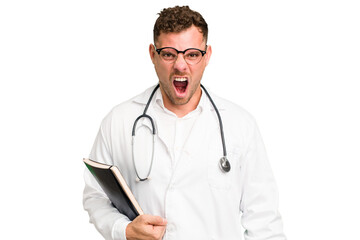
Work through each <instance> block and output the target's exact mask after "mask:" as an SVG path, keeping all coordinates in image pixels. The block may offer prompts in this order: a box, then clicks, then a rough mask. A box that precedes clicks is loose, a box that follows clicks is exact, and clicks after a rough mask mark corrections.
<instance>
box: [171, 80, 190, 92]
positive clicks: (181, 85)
mask: <svg viewBox="0 0 360 240" xmlns="http://www.w3.org/2000/svg"><path fill="white" fill-rule="evenodd" d="M174 86H175V88H176V90H177V91H178V92H185V90H186V86H187V81H183V82H180V81H174Z"/></svg>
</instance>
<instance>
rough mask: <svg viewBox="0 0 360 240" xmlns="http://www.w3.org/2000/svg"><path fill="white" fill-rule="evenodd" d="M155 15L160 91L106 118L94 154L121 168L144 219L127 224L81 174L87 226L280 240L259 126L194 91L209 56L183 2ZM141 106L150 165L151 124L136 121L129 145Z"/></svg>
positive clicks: (119, 233) (144, 235) (108, 231)
mask: <svg viewBox="0 0 360 240" xmlns="http://www.w3.org/2000/svg"><path fill="white" fill-rule="evenodd" d="M159 15H160V16H159V18H158V19H157V21H156V23H155V26H154V44H151V45H150V47H149V53H150V57H151V60H152V62H153V64H154V67H155V71H156V73H157V76H158V78H159V85H160V88H159V89H158V90H156V89H155V88H154V87H151V88H150V89H148V90H146V91H145V92H144V93H142V94H140V95H138V96H136V97H134V98H133V99H131V100H129V101H126V102H124V103H122V104H120V105H118V106H116V107H115V108H114V109H113V110H112V111H111V112H110V113H109V114H108V115H107V116H106V117H105V119H104V120H103V122H102V124H101V128H100V131H99V134H98V136H97V138H96V140H95V143H94V146H93V149H92V151H91V154H90V158H91V159H93V160H96V161H99V162H104V163H107V164H111V165H116V166H118V167H119V169H120V170H121V172H122V174H123V175H124V178H125V179H126V181H127V183H128V185H129V186H130V188H131V190H132V191H133V193H134V195H135V197H136V199H137V200H138V202H139V204H140V206H141V207H142V209H143V210H144V212H145V213H146V214H148V215H141V216H138V217H137V218H136V219H134V220H133V221H129V219H128V218H127V217H126V216H124V215H122V214H120V213H119V212H118V211H117V210H116V209H115V208H114V207H113V206H112V205H111V203H110V202H109V200H108V198H107V197H106V195H105V194H104V193H103V191H102V190H101V188H100V187H99V185H98V184H97V183H96V181H95V180H94V178H93V177H92V176H91V174H90V173H89V172H88V171H86V172H85V183H86V186H85V190H84V208H85V209H86V210H87V211H88V213H89V216H90V221H91V222H92V223H94V224H95V226H96V228H97V229H98V230H99V232H100V233H101V234H102V235H103V236H104V237H105V238H106V239H128V240H131V239H162V238H164V239H196V240H199V239H206V240H208V239H226V240H231V239H242V236H243V235H244V236H245V239H252V240H265V239H266V240H284V239H285V236H284V235H283V233H282V223H281V218H280V215H279V213H278V211H277V203H278V200H277V189H276V184H275V181H274V178H273V175H272V173H271V170H270V166H269V164H268V161H267V158H266V154H265V150H264V146H263V143H262V140H261V137H260V134H259V132H258V129H257V127H256V124H255V121H254V120H253V118H252V117H251V116H250V115H249V114H248V113H247V112H245V111H244V110H243V109H242V108H240V107H239V106H237V105H235V104H232V103H230V102H228V101H226V100H224V99H221V98H219V97H216V96H214V95H213V94H210V95H211V96H212V99H213V101H214V103H215V104H216V106H217V109H218V110H217V109H215V106H214V105H213V104H212V103H211V100H210V98H209V97H208V96H207V95H206V94H204V93H206V92H205V90H202V89H201V87H200V81H201V78H202V75H203V72H204V70H205V68H206V66H207V64H208V63H209V60H210V57H211V53H212V48H211V46H210V45H207V33H208V29H207V24H206V22H205V20H204V19H203V18H202V16H201V15H200V14H199V13H197V12H195V11H192V10H191V9H190V8H189V7H187V6H185V7H178V6H177V7H174V8H168V9H164V10H163V11H162V12H161V13H160V14H159ZM154 89H155V90H154ZM153 91H155V92H154V95H153V97H152V98H151V97H150V95H151V93H152V92H153ZM149 99H150V103H149V105H148V107H146V104H147V102H148V100H149ZM145 107H146V108H147V114H148V115H149V116H151V117H152V119H154V125H155V129H156V135H155V143H154V149H155V154H154V161H153V165H152V164H151V151H149V149H152V142H151V141H149V142H147V141H146V140H147V136H148V135H149V134H147V129H148V128H149V129H151V128H152V127H151V123H150V122H149V120H148V119H146V118H144V119H140V120H139V123H138V124H137V126H136V127H135V130H136V131H137V133H136V138H137V140H136V143H134V145H136V147H135V146H132V128H133V124H134V121H135V119H136V118H137V117H138V116H139V115H141V114H142V113H143V111H144V109H145ZM217 111H219V113H220V115H221V118H222V120H223V121H222V122H223V128H224V129H223V130H224V135H225V137H226V140H225V141H226V149H227V157H228V159H229V162H230V171H228V170H229V169H227V170H226V169H221V168H220V167H219V159H220V158H221V157H222V153H223V152H224V151H223V145H222V138H221V133H220V131H219V124H220V120H219V119H218V117H217V113H216V112H217ZM137 141H143V142H141V144H139V143H138V142H137ZM133 147H134V155H133V154H132V150H133ZM149 153H150V154H149ZM149 170H150V178H149V179H147V180H145V181H136V178H144V179H146V178H147V176H148V175H149V173H148V172H149ZM241 224H242V225H243V227H244V229H245V233H243V232H242V230H241V227H240V226H241Z"/></svg>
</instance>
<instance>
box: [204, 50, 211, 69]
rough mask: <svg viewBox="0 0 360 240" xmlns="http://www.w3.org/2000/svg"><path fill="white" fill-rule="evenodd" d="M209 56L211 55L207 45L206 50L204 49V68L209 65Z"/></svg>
mask: <svg viewBox="0 0 360 240" xmlns="http://www.w3.org/2000/svg"><path fill="white" fill-rule="evenodd" d="M211 54H212V49H211V45H208V46H207V49H206V54H205V63H206V66H207V65H208V64H209V61H210V57H211Z"/></svg>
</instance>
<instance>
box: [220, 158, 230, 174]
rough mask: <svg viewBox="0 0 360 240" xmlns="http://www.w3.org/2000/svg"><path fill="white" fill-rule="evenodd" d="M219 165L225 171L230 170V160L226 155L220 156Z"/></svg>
mask: <svg viewBox="0 0 360 240" xmlns="http://www.w3.org/2000/svg"><path fill="white" fill-rule="evenodd" d="M219 167H220V169H221V171H223V172H230V169H231V166H230V162H229V160H228V159H227V158H226V157H225V156H224V157H222V158H220V162H219Z"/></svg>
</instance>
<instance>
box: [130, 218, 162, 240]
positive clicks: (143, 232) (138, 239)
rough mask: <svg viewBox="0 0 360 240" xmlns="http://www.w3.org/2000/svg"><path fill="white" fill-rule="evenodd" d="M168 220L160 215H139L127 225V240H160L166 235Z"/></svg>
mask: <svg viewBox="0 0 360 240" xmlns="http://www.w3.org/2000/svg"><path fill="white" fill-rule="evenodd" d="M166 224H167V221H166V219H164V218H162V217H159V216H152V215H140V216H137V217H136V218H135V219H134V220H133V221H132V222H131V223H129V224H128V225H127V227H126V239H127V240H142V239H144V240H160V239H162V237H163V236H164V233H165V229H166Z"/></svg>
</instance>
